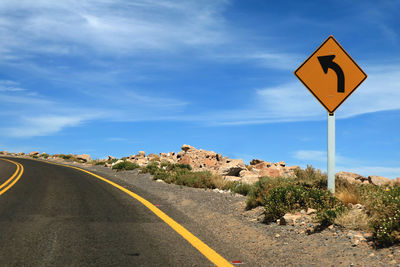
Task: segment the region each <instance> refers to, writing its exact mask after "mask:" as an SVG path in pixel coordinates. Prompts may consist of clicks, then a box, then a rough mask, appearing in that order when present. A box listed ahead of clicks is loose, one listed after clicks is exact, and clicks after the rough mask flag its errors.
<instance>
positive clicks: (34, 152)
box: [29, 151, 40, 156]
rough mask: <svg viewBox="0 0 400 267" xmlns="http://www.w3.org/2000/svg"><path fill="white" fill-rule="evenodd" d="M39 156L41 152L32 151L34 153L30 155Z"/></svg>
mask: <svg viewBox="0 0 400 267" xmlns="http://www.w3.org/2000/svg"><path fill="white" fill-rule="evenodd" d="M39 154H40V152H39V151H32V152H30V153H29V156H37V155H39Z"/></svg>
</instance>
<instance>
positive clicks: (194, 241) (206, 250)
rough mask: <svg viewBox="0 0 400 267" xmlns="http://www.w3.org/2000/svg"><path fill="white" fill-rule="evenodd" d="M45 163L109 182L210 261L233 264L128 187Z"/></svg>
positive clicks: (218, 263) (226, 264) (217, 263)
mask: <svg viewBox="0 0 400 267" xmlns="http://www.w3.org/2000/svg"><path fill="white" fill-rule="evenodd" d="M42 162H45V163H49V164H54V165H59V166H64V167H69V168H73V169H76V170H79V171H83V172H85V173H87V174H90V175H92V176H94V177H96V178H98V179H100V180H102V181H104V182H106V183H109V184H110V185H112V186H114V187H116V188H118V189H119V190H121V191H123V192H125V193H126V194H128V195H130V196H131V197H133V198H135V199H136V200H138V201H139V202H140V203H142V204H143V205H145V206H146V207H147V208H148V209H149V210H151V211H152V212H153V213H154V214H155V215H157V216H158V217H159V218H160V219H161V220H163V221H164V222H165V223H167V224H168V225H169V226H170V227H171V228H172V229H174V230H175V231H176V232H177V233H178V234H180V235H181V236H182V237H183V238H185V239H186V240H187V241H188V242H189V243H190V244H191V245H192V246H194V247H195V248H196V249H197V250H198V251H200V252H201V253H202V254H203V255H204V256H205V257H207V259H209V260H210V261H211V262H212V263H214V264H215V265H217V266H233V265H232V264H230V263H229V262H228V261H227V260H226V259H225V258H223V257H222V256H221V255H219V254H218V253H217V252H216V251H214V250H213V249H212V248H210V247H209V246H207V245H206V244H205V243H204V242H203V241H201V240H200V239H199V238H197V237H196V236H194V235H193V234H192V233H191V232H189V231H188V230H186V228H185V227H183V226H182V225H180V224H179V223H177V222H176V221H174V220H173V219H172V218H171V217H169V216H168V215H167V214H165V213H164V212H162V211H161V210H160V209H158V208H157V207H156V206H154V205H153V204H152V203H151V202H149V201H148V200H146V199H144V198H142V197H141V196H139V195H137V194H135V193H133V192H132V191H129V190H128V189H126V188H124V187H122V186H120V185H118V184H116V183H114V182H112V181H110V180H108V179H106V178H103V177H101V176H99V175H97V174H94V173H92V172H90V171H87V170H84V169H81V168H78V167H74V166H68V165H64V164H59V163H53V162H48V161H42Z"/></svg>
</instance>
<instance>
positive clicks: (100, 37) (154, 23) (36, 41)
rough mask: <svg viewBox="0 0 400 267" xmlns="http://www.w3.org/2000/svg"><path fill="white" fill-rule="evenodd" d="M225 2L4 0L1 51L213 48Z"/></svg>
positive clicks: (219, 39)
mask: <svg viewBox="0 0 400 267" xmlns="http://www.w3.org/2000/svg"><path fill="white" fill-rule="evenodd" d="M227 3H228V2H227V1H225V0H218V1H215V0H213V1H211V0H209V1H208V0H206V1H201V2H198V1H166V0H165V1H152V0H134V1H133V0H132V1H121V0H120V1H118V0H116V1H50V0H48V1H43V0H42V1H34V2H32V1H13V0H5V1H1V3H0V11H1V13H2V14H3V16H2V17H1V18H0V31H1V33H2V38H1V39H2V42H1V50H2V51H6V52H7V54H8V55H10V56H13V55H14V56H16V55H18V52H21V51H23V52H28V53H31V52H44V53H50V54H52V53H55V54H74V53H78V54H83V53H82V52H83V51H81V50H82V48H83V47H86V48H89V49H91V50H96V51H101V52H103V53H104V52H107V53H108V54H113V55H118V54H121V53H124V54H126V53H140V51H142V50H149V49H155V50H171V49H172V50H173V49H175V48H176V47H180V46H187V45H190V46H202V45H213V44H218V43H221V42H223V41H224V40H225V38H227V36H226V35H225V34H224V33H223V30H222V27H223V19H222V18H221V16H220V15H219V14H220V12H221V11H222V10H223V7H224V6H225V5H226V4H227ZM14 14H19V15H17V16H16V15H14ZM82 46H83V47H82Z"/></svg>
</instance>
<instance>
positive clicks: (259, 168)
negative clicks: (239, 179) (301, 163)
mask: <svg viewBox="0 0 400 267" xmlns="http://www.w3.org/2000/svg"><path fill="white" fill-rule="evenodd" d="M250 166H251V167H252V171H253V172H254V173H257V174H258V175H259V176H260V177H265V176H268V177H272V178H276V177H295V170H296V169H298V168H300V167H298V166H291V167H286V163H285V162H284V161H281V162H278V163H271V162H266V161H262V160H252V161H251V162H250Z"/></svg>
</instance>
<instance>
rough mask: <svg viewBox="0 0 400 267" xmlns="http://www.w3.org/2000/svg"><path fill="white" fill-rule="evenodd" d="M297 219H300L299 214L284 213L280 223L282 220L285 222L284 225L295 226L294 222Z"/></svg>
mask: <svg viewBox="0 0 400 267" xmlns="http://www.w3.org/2000/svg"><path fill="white" fill-rule="evenodd" d="M299 219H301V214H291V213H286V214H285V215H284V216H283V217H282V218H281V221H282V220H283V221H284V222H285V224H289V225H294V224H296V221H297V220H299Z"/></svg>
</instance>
